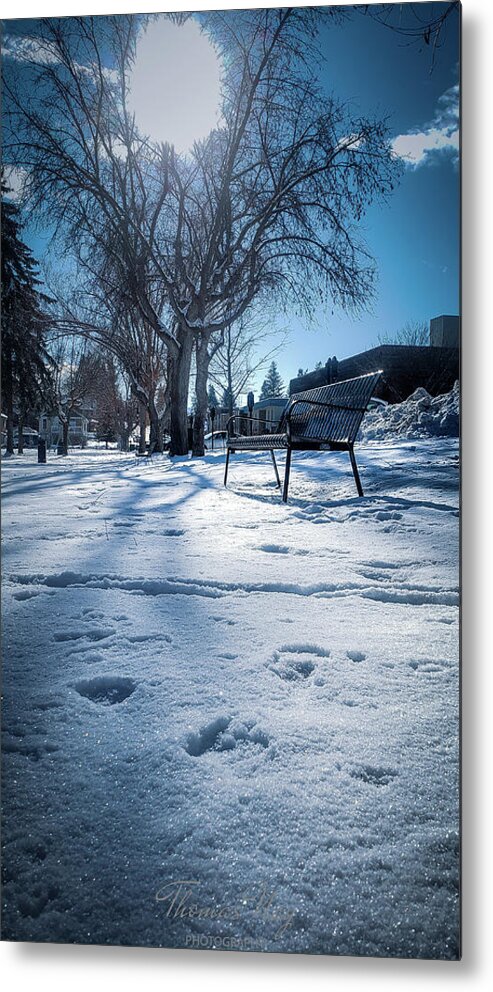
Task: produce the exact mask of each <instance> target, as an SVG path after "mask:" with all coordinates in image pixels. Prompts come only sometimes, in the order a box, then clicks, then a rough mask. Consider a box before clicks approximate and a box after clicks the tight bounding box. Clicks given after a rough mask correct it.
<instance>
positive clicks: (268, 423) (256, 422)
mask: <svg viewBox="0 0 493 992" xmlns="http://www.w3.org/2000/svg"><path fill="white" fill-rule="evenodd" d="M287 402H288V401H287V398H286V397H285V396H269V397H268V398H267V399H265V400H257V402H256V403H254V405H253V412H252V417H253V425H252V433H253V434H274V433H275V430H276V427H277V425H278V423H279V421H280V419H281V417H282V414H283V411H284V410H285V408H286V403H287ZM239 413H240V415H241V431H240V433H246V431H247V427H249V411H248V407H247V406H242V407H241V409H240V411H239Z"/></svg>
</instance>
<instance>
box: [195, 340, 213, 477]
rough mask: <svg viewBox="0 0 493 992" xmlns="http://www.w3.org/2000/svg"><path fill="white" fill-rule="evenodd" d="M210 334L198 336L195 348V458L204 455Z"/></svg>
mask: <svg viewBox="0 0 493 992" xmlns="http://www.w3.org/2000/svg"><path fill="white" fill-rule="evenodd" d="M209 337H210V335H209V334H203V333H202V334H200V335H199V336H198V337H197V343H196V348H195V354H196V366H197V371H196V376H195V401H196V406H195V415H194V418H193V451H192V455H193V457H194V458H196V457H199V458H200V457H201V456H202V455H204V453H205V450H204V425H205V420H206V417H207V377H208V375H209Z"/></svg>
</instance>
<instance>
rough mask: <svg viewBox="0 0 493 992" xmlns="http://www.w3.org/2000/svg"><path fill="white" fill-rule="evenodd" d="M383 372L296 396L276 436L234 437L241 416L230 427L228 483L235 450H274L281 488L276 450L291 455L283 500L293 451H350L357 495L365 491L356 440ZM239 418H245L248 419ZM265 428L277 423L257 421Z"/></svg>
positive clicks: (226, 470) (278, 483)
mask: <svg viewBox="0 0 493 992" xmlns="http://www.w3.org/2000/svg"><path fill="white" fill-rule="evenodd" d="M381 374H382V373H381V372H380V371H379V372H370V373H369V374H368V375H361V376H358V377H357V378H356V379H346V380H344V381H343V382H334V383H332V384H331V385H329V386H318V387H317V388H316V389H307V390H305V392H302V393H294V394H293V396H291V398H290V400H289V401H288V404H287V406H286V409H285V411H284V413H283V415H282V417H281V419H280V421H279V423H278V424H277V426H276V429H275V433H273V434H252V435H250V436H247V435H244V436H242V435H239V436H237V435H235V434H234V431H233V425H234V422H235V420H236V419H238V414H235V415H234V416H233V417H230V419H229V421H228V424H227V431H228V438H227V442H226V446H227V453H226V467H225V471H224V485H226V483H227V480H228V466H229V456H230V454H234V453H235V452H236V451H270V453H271V456H272V462H273V465H274V471H275V474H276V480H277V485H278V486H279V488H280V486H281V481H280V479H279V472H278V470H277V464H276V459H275V455H274V451H285V452H286V468H285V472H284V487H283V494H282V498H283V501H284V502H285V503H286V502H287V498H288V487H289V472H290V468H291V454H292V452H293V451H348V452H349V458H350V460H351V468H352V470H353V475H354V480H355V482H356V487H357V490H358V494H359V495H360V496H363V487H362V485H361V479H360V477H359V472H358V466H357V465H356V458H355V456H354V442H355V440H356V435H357V433H358V430H359V426H360V424H361V421H362V419H363V416H364V414H365V411H366V409H367V406H368V403H369V402H370V399H371V397H372V395H373V393H374V390H375V388H376V385H377V383H378V380H379V379H380V376H381ZM239 419H241V420H243V421H244V420H245V416H244V415H239ZM252 419H254V421H255V422H256V423H261V424H262V425H265V424H266V423H271V424H274V421H265V420H262V421H260V420H256V418H252Z"/></svg>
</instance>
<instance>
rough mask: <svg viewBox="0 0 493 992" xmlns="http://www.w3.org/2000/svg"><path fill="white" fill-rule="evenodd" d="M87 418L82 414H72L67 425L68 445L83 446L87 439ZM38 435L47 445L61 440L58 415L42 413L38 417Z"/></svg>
mask: <svg viewBox="0 0 493 992" xmlns="http://www.w3.org/2000/svg"><path fill="white" fill-rule="evenodd" d="M88 430H89V420H88V418H87V417H85V416H84V415H83V414H74V416H73V417H70V420H69V425H68V443H69V445H80V446H81V447H85V446H86V444H87V439H88ZM39 436H40V437H42V438H44V440H45V441H46V443H47V445H48V446H49V447H52V446H54V445H55V446H56V445H57V444H60V442H61V441H62V440H63V426H62V423H61V420H60V419H59V417H57V416H56V415H55V416H52V417H50V416H48V414H46V413H42V414H41V416H40V418H39Z"/></svg>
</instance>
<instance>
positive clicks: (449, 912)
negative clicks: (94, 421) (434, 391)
mask: <svg viewBox="0 0 493 992" xmlns="http://www.w3.org/2000/svg"><path fill="white" fill-rule="evenodd" d="M413 402H414V401H413ZM357 457H358V464H359V466H360V470H361V476H362V481H363V486H364V488H365V493H366V495H365V497H364V498H363V499H359V498H358V497H357V496H356V493H355V489H354V482H353V479H352V475H351V472H350V466H349V460H348V458H347V455H344V454H343V453H342V454H336V453H325V452H324V453H321V454H312V453H306V454H300V455H297V454H296V453H295V456H294V458H293V467H292V473H291V488H290V500H289V503H288V504H287V505H284V504H283V503H282V501H281V499H280V496H279V492H278V490H277V489H276V487H275V484H274V479H273V471H272V465H271V462H270V457H269V455H268V453H267V454H255V455H253V454H244V455H235V456H233V458H232V461H231V466H230V475H229V480H228V488H227V489H224V488H223V485H222V475H223V470H224V454H223V453H214V454H212V453H211V454H209V455H207V456H206V458H204V459H194V460H188V459H176V460H174V461H173V460H170V459H168V458H167V456H155V457H153V459H152V460H150V459H145V460H144V459H137V458H135V457H134V456H129V455H124V454H121V453H118V452H116V451H112V450H110V451H105V450H104V449H103V450H101V449H89V450H86V451H73V452H72V453H71V454H70V455H69V456H68V457H67V458H61V457H55V456H51V457H49V461H48V463H47V464H46V465H37V464H36V461H35V453H34V452H28V453H26V454H25V455H24V456H23V457H13V458H10V459H8V460H5V461H4V462H3V535H4V559H3V576H4V581H3V597H4V614H3V615H4V637H3V644H4V709H3V731H4V733H3V740H4V782H3V785H4V800H3V802H4V817H5V825H4V834H3V842H4V848H5V850H4V866H5V883H4V889H3V896H4V917H3V923H4V937H5V938H6V939H12V940H30V941H57V942H77V943H101V944H109V943H114V944H137V945H145V946H149V945H152V946H179V947H199V946H200V947H212V946H216V947H221V948H229V947H233V948H235V949H242V948H247V949H252V950H265V951H298V952H310V953H330V954H355V955H361V954H364V955H378V956H386V955H391V956H402V957H432V958H455V957H457V954H458V893H457V888H458V879H457V876H458V815H459V811H458V705H459V679H458V442H457V439H456V438H454V437H437V436H432V437H420V438H417V439H415V440H410V439H409V438H407V437H405V436H404V437H399V436H398V435H396V436H394V437H393V438H389V437H388V436H387V437H386V439H385V440H373V441H366V442H365V443H364V444H361V445H359V447H358V451H357ZM279 461H280V462H281V461H282V456H281V457H280V458H279Z"/></svg>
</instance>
